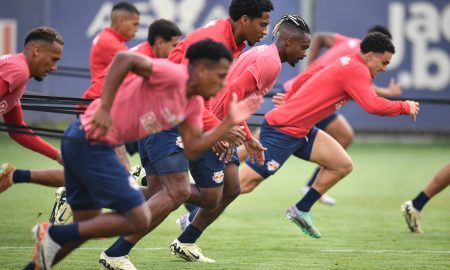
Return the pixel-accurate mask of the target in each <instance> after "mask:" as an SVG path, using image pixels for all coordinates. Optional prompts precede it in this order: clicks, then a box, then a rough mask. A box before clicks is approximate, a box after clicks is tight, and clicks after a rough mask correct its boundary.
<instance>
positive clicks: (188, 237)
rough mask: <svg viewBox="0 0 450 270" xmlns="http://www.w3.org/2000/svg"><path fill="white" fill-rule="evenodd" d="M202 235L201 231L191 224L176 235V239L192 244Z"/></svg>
mask: <svg viewBox="0 0 450 270" xmlns="http://www.w3.org/2000/svg"><path fill="white" fill-rule="evenodd" d="M200 235H202V231H201V230H199V229H197V228H196V227H194V226H193V225H192V224H189V226H188V227H187V228H186V230H184V232H183V233H182V234H181V235H180V236H179V237H178V241H180V242H181V243H189V244H193V243H195V242H196V241H197V239H198V238H199V237H200Z"/></svg>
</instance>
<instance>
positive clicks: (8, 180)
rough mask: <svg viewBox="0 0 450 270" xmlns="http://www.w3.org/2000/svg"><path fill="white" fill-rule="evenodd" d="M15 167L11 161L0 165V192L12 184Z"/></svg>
mask: <svg viewBox="0 0 450 270" xmlns="http://www.w3.org/2000/svg"><path fill="white" fill-rule="evenodd" d="M15 170H16V168H15V167H14V166H13V165H12V164H11V163H3V164H2V166H0V193H2V192H3V191H5V190H6V189H8V188H9V187H10V186H11V185H12V184H13V182H12V175H13V173H14V171H15Z"/></svg>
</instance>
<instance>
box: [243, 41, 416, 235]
mask: <svg viewBox="0 0 450 270" xmlns="http://www.w3.org/2000/svg"><path fill="white" fill-rule="evenodd" d="M360 49H361V51H360V53H358V54H355V55H349V56H343V57H340V58H339V59H337V60H336V61H335V62H333V63H331V64H329V65H327V66H322V67H318V68H317V69H315V70H312V71H311V78H310V79H308V80H307V81H306V82H305V83H303V84H301V86H300V87H298V88H296V89H292V92H290V93H289V94H288V95H287V96H286V98H287V100H286V102H285V103H284V104H282V105H280V106H279V107H277V108H275V109H273V110H272V111H270V112H269V113H267V114H266V115H265V121H264V124H266V125H267V124H268V125H269V126H265V125H263V127H262V128H261V134H260V142H261V144H262V145H264V147H266V148H267V151H266V153H265V163H264V165H263V166H260V165H258V164H252V163H251V162H249V160H248V159H247V162H246V164H245V165H244V166H243V168H242V170H241V171H240V183H241V193H248V192H251V191H252V190H253V189H254V188H255V187H256V186H257V185H258V184H260V183H261V182H262V181H263V180H264V179H266V178H268V177H269V176H271V175H273V174H275V173H276V172H277V171H278V169H279V168H280V167H281V166H282V165H283V163H284V162H285V161H286V160H287V159H288V157H289V156H291V155H294V156H296V157H299V158H301V159H304V160H308V161H311V162H314V163H317V164H318V165H320V166H321V170H320V172H319V174H318V175H317V178H316V180H315V182H314V184H313V185H312V187H311V189H310V190H309V191H308V192H307V193H306V194H305V196H304V197H303V198H302V199H301V200H300V201H299V202H298V203H297V204H295V205H293V206H292V207H290V208H289V209H288V211H287V213H286V215H287V217H288V218H289V219H291V220H292V221H293V222H295V224H296V225H298V226H299V227H300V229H301V230H302V231H303V232H305V233H306V234H308V235H310V236H312V237H314V238H319V237H321V234H320V232H319V231H318V230H317V229H316V228H315V226H314V224H313V221H312V216H311V214H310V209H311V207H312V205H313V204H314V203H315V202H316V201H317V200H319V198H320V197H321V196H322V195H323V194H324V193H325V192H327V191H328V190H329V189H330V188H331V187H333V186H334V185H335V184H336V183H337V182H338V181H339V180H341V179H342V178H344V177H345V176H346V175H347V174H349V173H350V172H351V171H352V169H353V162H352V159H351V158H350V156H349V155H348V154H347V153H346V152H345V150H344V148H342V146H341V145H340V144H339V143H338V142H337V141H336V140H335V139H333V138H332V137H331V136H329V135H327V134H326V133H325V132H323V131H321V130H318V129H317V128H316V127H314V124H315V123H317V122H319V121H320V120H321V119H323V118H325V117H327V116H328V115H330V114H331V113H333V112H334V111H336V110H337V109H338V108H340V107H342V106H343V105H345V103H347V102H348V101H349V100H352V99H353V100H354V101H356V102H357V103H358V104H359V105H360V106H361V107H362V108H363V109H364V110H365V111H367V112H369V113H371V114H376V115H380V116H397V115H410V116H411V117H412V118H413V120H414V121H415V120H416V116H417V114H418V113H419V103H417V102H414V101H389V100H387V99H384V98H381V97H378V96H377V95H376V93H375V90H374V88H373V86H372V79H373V78H375V77H376V76H377V75H378V74H379V73H380V72H384V71H385V70H386V68H387V65H388V64H389V62H390V61H391V58H392V54H393V53H394V52H395V48H394V45H393V44H392V42H391V40H390V39H389V38H388V37H387V36H385V35H383V34H381V33H372V34H368V35H367V36H366V37H365V38H364V40H363V41H362V42H361V45H360Z"/></svg>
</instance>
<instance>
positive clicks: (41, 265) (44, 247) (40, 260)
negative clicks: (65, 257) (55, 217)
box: [32, 222, 61, 270]
mask: <svg viewBox="0 0 450 270" xmlns="http://www.w3.org/2000/svg"><path fill="white" fill-rule="evenodd" d="M51 226H52V225H51V224H50V223H48V222H43V223H39V224H36V225H35V226H34V227H33V229H32V232H33V234H34V238H35V239H36V246H35V248H34V254H33V263H34V265H36V266H37V268H38V269H40V270H47V269H50V268H51V267H52V265H53V260H54V259H55V256H56V254H57V253H58V251H59V250H60V249H61V246H60V245H59V244H58V243H56V242H55V241H53V239H52V238H51V236H50V235H49V233H48V229H49V228H50V227H51Z"/></svg>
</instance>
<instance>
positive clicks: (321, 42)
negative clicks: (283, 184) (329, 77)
mask: <svg viewBox="0 0 450 270" xmlns="http://www.w3.org/2000/svg"><path fill="white" fill-rule="evenodd" d="M374 32H379V33H382V34H385V35H386V36H388V37H389V38H392V36H391V33H390V32H389V30H388V29H387V28H385V27H384V26H381V25H375V26H373V27H372V28H370V29H369V30H368V32H367V33H374ZM360 43H361V40H360V39H358V38H352V37H348V36H344V35H341V34H338V33H325V32H321V33H315V34H314V36H313V38H312V41H311V48H310V53H309V57H308V62H309V66H308V67H307V68H306V69H305V70H303V71H302V72H301V73H300V74H298V75H297V76H295V77H294V78H292V79H291V80H289V81H287V82H286V83H285V84H284V85H283V87H284V89H285V91H286V92H289V91H290V90H291V89H292V85H293V84H294V83H295V84H297V85H296V86H295V87H296V88H298V87H299V85H298V84H299V83H303V82H304V78H305V75H306V76H308V75H307V74H308V73H309V71H310V70H312V69H314V68H316V67H318V66H322V65H327V64H330V63H332V62H333V61H335V60H336V59H338V58H339V57H341V56H345V55H351V54H356V53H358V52H359V44H360ZM324 48H325V49H326V51H325V52H324V53H323V54H322V55H321V56H320V57H319V52H320V50H321V49H324ZM373 86H374V88H375V92H376V93H377V95H378V96H381V97H393V96H398V95H400V94H401V92H402V90H401V87H400V85H398V84H397V83H396V82H395V81H394V80H391V82H390V84H389V86H388V87H387V88H383V87H380V86H377V85H373ZM283 96H284V94H281V93H280V94H277V95H275V96H274V102H275V103H277V100H280V99H281V101H278V103H279V102H282V97H283ZM316 127H317V128H319V129H321V130H323V131H325V132H326V133H328V134H329V135H331V136H332V137H333V138H334V139H335V140H336V141H337V142H339V144H340V145H342V147H344V149H347V148H348V147H349V146H350V144H351V143H352V142H353V137H354V133H353V129H352V127H351V126H350V124H349V123H348V121H347V120H346V119H345V117H344V116H343V115H342V114H340V113H337V112H335V113H333V114H331V115H330V116H328V117H326V118H325V119H323V120H321V121H320V122H318V123H316ZM319 171H320V167H318V168H316V170H315V171H314V173H313V175H312V176H311V178H310V180H309V181H308V183H307V185H306V186H305V187H304V188H302V191H303V192H304V193H306V192H307V191H308V190H309V188H310V187H311V185H312V184H313V183H314V179H315V178H316V177H317V174H318V173H319ZM319 201H320V202H322V203H324V204H326V205H334V204H336V200H335V199H334V198H332V197H330V196H328V195H327V194H323V195H322V197H321V198H320V200H319Z"/></svg>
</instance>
